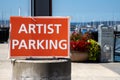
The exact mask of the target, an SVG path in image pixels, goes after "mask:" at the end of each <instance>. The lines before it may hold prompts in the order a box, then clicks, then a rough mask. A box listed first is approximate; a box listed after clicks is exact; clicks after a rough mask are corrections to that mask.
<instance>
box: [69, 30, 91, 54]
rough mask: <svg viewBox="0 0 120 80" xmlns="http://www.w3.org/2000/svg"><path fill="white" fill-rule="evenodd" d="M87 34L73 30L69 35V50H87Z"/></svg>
mask: <svg viewBox="0 0 120 80" xmlns="http://www.w3.org/2000/svg"><path fill="white" fill-rule="evenodd" d="M87 39H88V36H86V34H85V35H82V34H81V33H77V32H73V33H72V34H71V37H70V50H71V51H81V52H88V50H89V49H88V48H89V45H90V42H88V41H87Z"/></svg>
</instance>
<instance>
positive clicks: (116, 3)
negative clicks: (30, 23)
mask: <svg viewBox="0 0 120 80" xmlns="http://www.w3.org/2000/svg"><path fill="white" fill-rule="evenodd" d="M52 1H53V3H52V4H53V6H52V7H53V10H52V11H53V16H70V17H71V22H88V21H103V20H104V21H105V20H120V0H52ZM30 4H31V3H30V0H1V1H0V19H1V18H2V16H3V18H4V19H9V16H10V15H19V8H20V10H21V16H28V15H30V8H31V7H30Z"/></svg>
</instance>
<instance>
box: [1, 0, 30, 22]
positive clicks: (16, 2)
mask: <svg viewBox="0 0 120 80" xmlns="http://www.w3.org/2000/svg"><path fill="white" fill-rule="evenodd" d="M19 8H20V13H21V16H28V15H30V0H1V1H0V20H1V18H3V19H5V20H6V19H9V17H10V16H11V15H14V16H17V15H19Z"/></svg>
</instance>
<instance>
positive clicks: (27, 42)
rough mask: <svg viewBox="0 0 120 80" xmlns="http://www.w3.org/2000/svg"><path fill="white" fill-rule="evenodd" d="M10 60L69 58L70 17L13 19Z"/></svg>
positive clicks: (11, 21) (11, 20) (11, 19)
mask: <svg viewBox="0 0 120 80" xmlns="http://www.w3.org/2000/svg"><path fill="white" fill-rule="evenodd" d="M10 23H11V32H10V58H23V57H24V58H27V57H39V58H49V57H69V18H68V17H11V18H10Z"/></svg>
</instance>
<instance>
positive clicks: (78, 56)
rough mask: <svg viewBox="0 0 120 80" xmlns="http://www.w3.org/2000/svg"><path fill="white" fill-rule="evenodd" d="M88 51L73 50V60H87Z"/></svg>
mask: <svg viewBox="0 0 120 80" xmlns="http://www.w3.org/2000/svg"><path fill="white" fill-rule="evenodd" d="M87 60H88V53H87V52H79V51H71V61H77V62H78V61H80V62H83V61H87Z"/></svg>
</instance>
